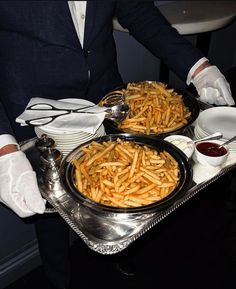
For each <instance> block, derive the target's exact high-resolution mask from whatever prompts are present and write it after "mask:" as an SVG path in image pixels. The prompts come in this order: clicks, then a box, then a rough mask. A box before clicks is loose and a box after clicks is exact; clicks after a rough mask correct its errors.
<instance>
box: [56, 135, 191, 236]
mask: <svg viewBox="0 0 236 289" xmlns="http://www.w3.org/2000/svg"><path fill="white" fill-rule="evenodd" d="M61 181H62V184H63V186H64V188H65V190H66V191H67V193H69V194H70V195H71V196H72V198H73V199H74V201H75V202H76V203H78V216H79V219H80V222H82V224H83V228H85V230H86V231H87V232H88V233H90V234H92V235H95V236H96V237H97V238H100V239H101V238H102V239H106V240H111V241H114V240H117V239H119V238H123V237H124V236H127V235H130V234H132V233H134V232H135V231H137V228H140V226H141V227H142V226H143V225H144V224H145V222H146V221H147V220H148V219H149V218H151V217H152V216H153V214H155V213H157V212H158V211H160V212H161V211H162V210H163V209H165V208H167V207H168V206H170V205H171V204H173V203H174V202H175V201H176V200H177V199H178V198H179V197H180V195H181V194H182V193H184V192H186V190H187V189H188V188H189V186H190V184H191V181H192V170H191V167H190V165H189V162H188V159H187V158H186V156H185V155H184V154H183V153H182V152H181V151H180V150H179V149H178V148H176V147H175V146H173V145H172V144H170V143H168V142H166V141H164V140H162V139H157V138H152V137H147V136H141V135H134V134H112V135H106V136H103V137H100V138H97V139H94V140H92V141H89V142H87V143H84V144H83V145H80V146H79V147H77V148H76V149H75V150H73V151H72V152H71V153H70V154H69V155H68V156H67V157H66V158H65V160H64V161H63V163H62V166H61Z"/></svg>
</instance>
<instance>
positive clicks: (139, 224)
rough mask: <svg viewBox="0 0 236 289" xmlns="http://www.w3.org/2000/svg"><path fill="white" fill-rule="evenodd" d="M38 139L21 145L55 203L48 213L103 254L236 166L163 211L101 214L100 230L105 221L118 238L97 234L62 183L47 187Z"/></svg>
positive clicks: (128, 240)
mask: <svg viewBox="0 0 236 289" xmlns="http://www.w3.org/2000/svg"><path fill="white" fill-rule="evenodd" d="M185 132H186V133H185V134H186V135H188V136H190V137H192V136H193V128H192V127H189V128H188V129H187V130H185ZM36 140H37V138H33V139H30V140H28V141H26V142H23V143H21V149H22V150H23V151H24V152H25V153H26V155H27V157H28V159H29V160H30V161H31V164H32V166H33V168H34V169H35V171H36V173H37V177H38V184H39V188H40V191H41V194H42V196H43V197H44V198H45V199H46V200H47V201H48V203H49V204H51V205H52V207H53V209H47V210H46V213H59V215H60V216H61V217H62V218H63V219H64V220H65V221H66V222H67V223H68V225H69V226H70V227H71V228H72V229H73V230H74V231H75V232H76V233H77V234H78V236H79V237H80V238H81V239H82V240H83V241H84V242H85V243H86V245H87V246H88V247H89V248H90V249H92V250H93V251H96V252H98V253H100V254H104V255H109V254H115V253H118V252H120V251H122V250H124V249H125V248H127V247H128V246H129V245H130V244H131V243H133V242H134V241H135V240H137V239H138V238H139V237H141V236H142V235H143V234H145V233H148V231H149V230H150V229H151V228H153V227H154V226H155V225H156V224H158V223H159V222H161V221H162V220H163V219H164V218H166V217H167V216H168V215H169V214H171V213H172V212H174V211H175V210H176V209H178V208H179V207H180V206H181V205H183V204H184V203H186V202H187V201H188V200H190V199H191V198H192V197H193V196H195V195H196V194H198V193H199V192H200V191H201V190H203V189H204V188H205V187H207V186H208V185H210V184H211V183H213V182H214V181H216V180H217V179H218V178H220V177H221V176H223V175H224V174H226V173H227V172H228V171H230V170H232V169H233V168H234V167H236V163H235V164H234V165H229V166H226V167H224V168H223V169H222V170H221V171H220V172H219V173H218V174H217V175H215V176H214V177H213V178H211V179H209V180H207V181H205V182H202V183H200V184H198V185H196V184H193V186H192V187H191V188H190V189H188V190H187V191H185V192H184V193H183V194H181V195H180V196H179V198H177V199H176V200H175V202H174V203H173V204H171V205H170V206H169V207H167V208H165V209H163V210H161V211H157V212H154V213H150V214H143V215H140V216H138V218H137V219H133V220H130V221H128V222H126V223H125V224H124V223H122V220H119V219H118V220H117V222H113V221H112V222H110V220H109V216H108V217H107V216H106V219H103V216H101V219H100V229H99V230H101V224H104V228H106V230H109V229H108V228H109V226H110V229H111V230H112V231H114V232H117V234H116V237H115V238H112V237H111V238H103V237H102V236H103V234H97V231H96V226H94V223H93V224H92V227H90V226H89V222H85V220H86V218H87V217H88V219H89V218H91V215H87V214H88V212H87V211H86V210H85V209H84V207H83V206H81V205H80V204H79V203H78V202H75V200H74V199H73V198H72V197H71V195H69V194H68V193H67V192H66V191H65V190H64V189H63V187H62V186H59V187H58V189H57V190H50V189H48V186H46V185H45V183H44V178H43V176H42V173H41V171H40V169H39V167H40V165H39V164H40V154H39V151H38V150H37V148H36V147H35V142H36ZM193 164H194V163H192V164H191V165H192V166H193ZM93 228H94V229H93ZM120 230H122V232H121V233H119V232H120ZM117 236H120V237H117Z"/></svg>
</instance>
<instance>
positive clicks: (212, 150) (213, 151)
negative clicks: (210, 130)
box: [196, 142, 227, 157]
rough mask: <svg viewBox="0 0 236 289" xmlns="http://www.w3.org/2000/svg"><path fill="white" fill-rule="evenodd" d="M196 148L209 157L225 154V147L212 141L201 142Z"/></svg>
mask: <svg viewBox="0 0 236 289" xmlns="http://www.w3.org/2000/svg"><path fill="white" fill-rule="evenodd" d="M196 147H197V150H198V151H199V152H200V153H202V154H204V155H206V156H209V157H220V156H223V155H226V154H227V150H226V148H225V147H220V144H217V143H213V142H202V143H198V144H197V145H196Z"/></svg>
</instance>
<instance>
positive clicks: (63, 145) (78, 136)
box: [34, 99, 106, 157]
mask: <svg viewBox="0 0 236 289" xmlns="http://www.w3.org/2000/svg"><path fill="white" fill-rule="evenodd" d="M68 101H70V102H72V101H73V102H76V103H80V104H86V105H91V104H93V103H92V102H90V101H87V100H81V99H80V100H79V102H78V101H76V99H73V100H71V99H68ZM34 130H35V133H36V135H37V137H39V138H40V137H41V136H42V135H43V134H46V135H47V136H48V137H49V138H52V139H53V140H54V141H55V143H56V148H57V149H58V150H59V151H60V152H62V153H63V157H65V156H66V155H67V154H68V153H70V152H71V151H72V150H73V149H75V148H76V147H77V146H79V145H80V144H82V143H85V142H87V141H89V140H92V139H94V138H97V137H100V136H103V135H105V134H106V132H105V128H104V126H103V125H100V126H99V128H98V129H97V130H96V132H95V133H94V134H91V133H88V132H84V131H78V132H75V131H73V132H71V131H68V130H65V129H64V130H63V129H58V128H53V122H52V123H50V125H44V126H38V127H37V126H36V127H35V128H34Z"/></svg>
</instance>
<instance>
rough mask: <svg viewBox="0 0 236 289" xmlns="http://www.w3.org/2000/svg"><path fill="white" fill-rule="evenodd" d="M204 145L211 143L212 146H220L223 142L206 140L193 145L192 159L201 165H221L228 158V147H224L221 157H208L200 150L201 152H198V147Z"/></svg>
mask: <svg viewBox="0 0 236 289" xmlns="http://www.w3.org/2000/svg"><path fill="white" fill-rule="evenodd" d="M204 143H211V144H213V145H214V144H217V145H221V144H223V143H224V142H223V141H221V140H206V141H201V142H197V143H196V144H195V150H194V159H195V160H196V161H197V162H199V163H200V164H202V165H208V166H209V165H210V166H213V167H217V166H221V165H223V164H224V163H225V162H226V160H227V158H228V155H229V147H228V146H227V145H226V146H224V148H225V154H223V155H221V156H209V155H206V154H204V153H203V151H202V150H201V152H200V151H199V149H200V148H198V146H199V145H201V144H204Z"/></svg>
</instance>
